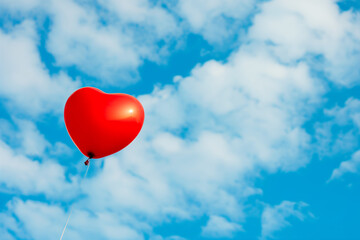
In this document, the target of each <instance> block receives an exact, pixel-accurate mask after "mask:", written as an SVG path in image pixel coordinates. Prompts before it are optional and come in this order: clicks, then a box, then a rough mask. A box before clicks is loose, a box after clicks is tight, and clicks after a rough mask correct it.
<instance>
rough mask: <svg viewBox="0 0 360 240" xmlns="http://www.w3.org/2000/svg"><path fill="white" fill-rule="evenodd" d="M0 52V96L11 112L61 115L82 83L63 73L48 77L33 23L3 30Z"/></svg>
mask: <svg viewBox="0 0 360 240" xmlns="http://www.w3.org/2000/svg"><path fill="white" fill-rule="evenodd" d="M0 51H1V58H0V84H1V88H0V96H1V97H2V98H3V99H4V103H5V105H6V106H7V107H8V109H9V111H10V112H12V113H17V114H21V115H31V116H37V115H39V114H42V113H47V112H53V113H56V114H59V113H61V112H62V109H63V106H64V104H65V101H66V98H67V97H68V96H69V95H70V93H71V92H72V91H74V90H75V89H76V88H77V87H79V82H77V81H72V80H71V79H70V78H69V77H68V76H67V75H66V74H64V73H63V72H60V73H59V74H56V75H52V76H50V75H49V72H48V70H47V69H46V68H45V66H44V65H43V63H42V62H41V59H40V56H39V52H38V49H37V36H36V32H35V25H34V23H33V22H32V21H24V22H22V23H21V24H19V25H16V26H13V27H11V29H9V30H8V31H7V32H5V31H2V30H0Z"/></svg>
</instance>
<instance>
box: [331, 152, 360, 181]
mask: <svg viewBox="0 0 360 240" xmlns="http://www.w3.org/2000/svg"><path fill="white" fill-rule="evenodd" d="M359 169H360V150H359V151H356V152H355V153H354V154H353V155H352V156H351V159H350V160H348V161H343V162H341V163H340V166H339V167H338V168H336V169H334V170H333V172H332V174H331V177H330V179H329V181H331V180H334V179H336V178H340V177H342V176H343V175H344V174H346V173H356V172H358V171H359Z"/></svg>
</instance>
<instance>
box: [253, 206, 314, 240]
mask: <svg viewBox="0 0 360 240" xmlns="http://www.w3.org/2000/svg"><path fill="white" fill-rule="evenodd" d="M305 207H307V204H306V203H303V202H298V203H296V202H290V201H283V202H281V203H280V204H279V205H275V206H266V207H265V209H264V211H263V213H262V215H261V237H260V239H268V238H274V235H273V234H274V233H275V232H277V231H280V230H281V229H283V228H285V227H288V226H291V224H290V222H289V220H288V219H289V218H291V217H293V218H297V219H299V220H301V221H303V220H304V219H305V218H306V217H308V216H312V214H311V213H309V212H308V213H306V212H304V208H305Z"/></svg>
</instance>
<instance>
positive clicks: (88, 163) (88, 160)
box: [60, 158, 90, 240]
mask: <svg viewBox="0 0 360 240" xmlns="http://www.w3.org/2000/svg"><path fill="white" fill-rule="evenodd" d="M85 164H86V165H87V168H86V172H85V174H84V176H83V179H82V180H84V179H85V178H86V176H87V173H88V171H89V167H90V158H88V159H87V160H86V161H85ZM72 211H73V208H72V207H71V209H70V213H69V216H68V218H67V220H66V223H65V226H64V229H63V231H62V233H61V236H60V240H62V238H63V236H64V233H65V230H66V228H67V225H68V223H69V220H70V216H71V214H72Z"/></svg>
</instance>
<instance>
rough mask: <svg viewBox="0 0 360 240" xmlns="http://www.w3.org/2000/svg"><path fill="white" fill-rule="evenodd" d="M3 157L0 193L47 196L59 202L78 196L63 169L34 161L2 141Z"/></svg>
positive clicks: (52, 162)
mask: <svg viewBox="0 0 360 240" xmlns="http://www.w3.org/2000/svg"><path fill="white" fill-rule="evenodd" d="M39 144H40V143H39ZM31 153H33V152H31ZM0 155H1V158H0V184H1V191H11V192H12V191H15V192H20V193H22V194H24V195H29V194H35V195H36V194H44V195H45V196H47V197H50V198H54V197H55V198H59V199H66V198H68V197H73V196H74V195H75V194H74V190H75V189H74V186H72V184H71V183H70V182H68V181H67V180H66V177H65V169H64V167H63V166H61V165H59V164H57V163H55V162H54V161H53V160H48V159H46V158H45V159H44V160H43V161H42V162H39V161H35V160H32V159H30V158H28V157H26V156H25V155H22V154H21V153H18V152H16V151H14V150H13V149H12V148H11V147H10V146H9V145H7V144H6V143H4V142H3V141H1V140H0ZM73 180H76V179H73Z"/></svg>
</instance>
